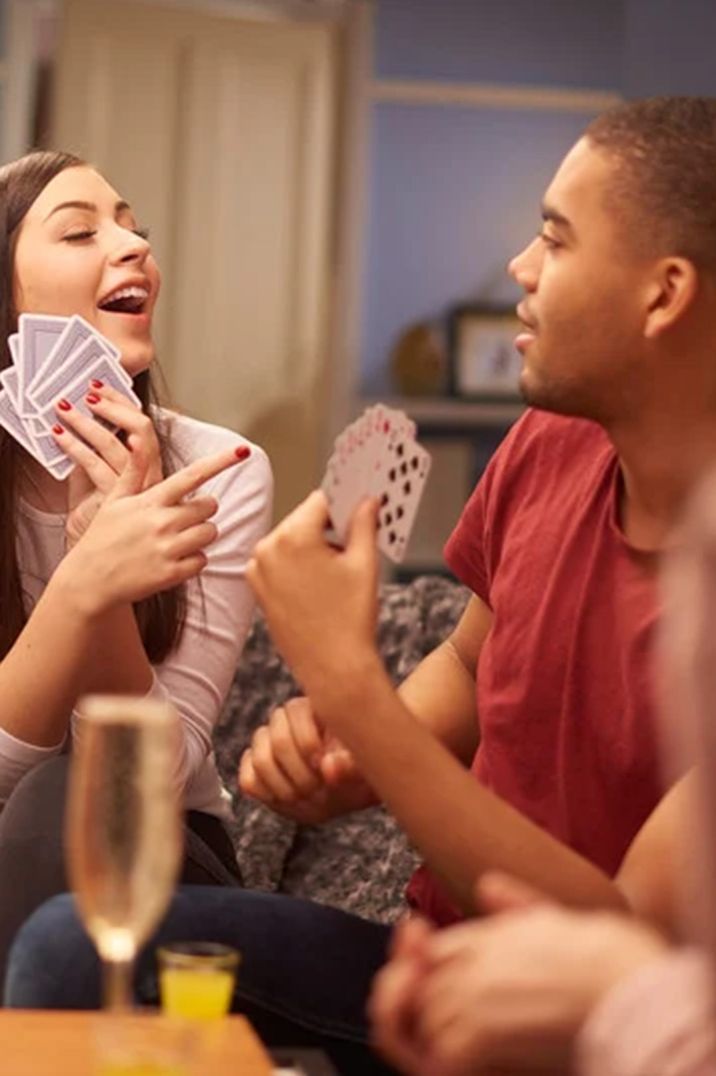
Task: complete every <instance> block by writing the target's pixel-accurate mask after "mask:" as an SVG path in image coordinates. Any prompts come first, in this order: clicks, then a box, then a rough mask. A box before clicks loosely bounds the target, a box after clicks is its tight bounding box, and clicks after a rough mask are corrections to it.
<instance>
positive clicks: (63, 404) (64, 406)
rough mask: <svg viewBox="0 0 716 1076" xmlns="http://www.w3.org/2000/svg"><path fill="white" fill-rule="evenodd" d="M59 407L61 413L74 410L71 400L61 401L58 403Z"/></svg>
mask: <svg viewBox="0 0 716 1076" xmlns="http://www.w3.org/2000/svg"><path fill="white" fill-rule="evenodd" d="M57 406H58V408H59V409H60V411H71V410H72V404H71V403H70V401H69V400H59V401H58V403H57Z"/></svg>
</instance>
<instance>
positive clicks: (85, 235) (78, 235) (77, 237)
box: [62, 228, 97, 243]
mask: <svg viewBox="0 0 716 1076" xmlns="http://www.w3.org/2000/svg"><path fill="white" fill-rule="evenodd" d="M96 235H97V232H93V231H92V230H91V229H89V228H85V229H83V231H81V232H70V233H69V235H63V237H62V238H63V240H64V242H65V243H81V242H82V241H83V240H86V239H93V238H94V237H95V236H96Z"/></svg>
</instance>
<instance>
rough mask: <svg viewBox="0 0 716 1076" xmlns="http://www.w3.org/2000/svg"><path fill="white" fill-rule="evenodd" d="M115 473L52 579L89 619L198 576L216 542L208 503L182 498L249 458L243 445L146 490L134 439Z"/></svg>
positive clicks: (144, 459) (143, 460)
mask: <svg viewBox="0 0 716 1076" xmlns="http://www.w3.org/2000/svg"><path fill="white" fill-rule="evenodd" d="M128 448H129V451H128V452H127V459H126V463H125V466H124V468H123V470H122V472H121V474H120V475H119V476H118V477H117V479H116V481H115V483H114V486H113V488H112V489H111V490H110V491H109V493H107V494H106V496H105V497H104V501H103V503H102V504H101V506H100V507H99V509H98V510H97V512H96V514H95V516H94V518H93V520H92V522H91V523H90V525H89V526H88V527H87V530H86V531H85V533H84V534H83V535H82V537H81V538H80V540H79V541H78V542H77V544H76V545H75V546H74V547H73V548H72V549H71V550H70V552H69V553H68V554H67V556H66V557H65V559H64V560H63V561H62V562H61V564H60V566H59V567H58V569H57V571H56V572H55V575H54V576H53V580H56V579H58V577H59V579H60V580H61V581H62V580H64V581H65V583H68V584H69V589H70V591H71V593H72V596H73V601H74V602H75V604H76V605H78V606H79V607H80V608H81V609H82V611H83V612H84V613H85V614H87V615H89V616H95V615H100V614H102V613H103V612H105V611H106V610H108V609H110V608H113V607H114V606H116V605H119V604H122V603H127V602H129V603H133V602H136V601H140V600H141V599H142V598H146V597H148V596H149V595H151V594H156V593H158V592H159V591H162V590H168V589H170V588H171V587H174V586H177V585H178V584H180V583H183V582H185V581H186V580H188V579H191V578H192V577H193V576H196V575H198V574H199V573H200V572H201V571H202V569H203V568H204V566H205V565H206V555H205V553H204V552H203V551H204V549H205V548H206V546H208V545H210V544H211V542H213V540H214V539H215V537H216V526H215V525H214V524H213V523H212V522H210V519H211V516H213V515H214V513H215V512H216V510H217V507H218V505H217V502H216V500H215V499H214V498H213V497H202V496H198V497H193V498H191V499H190V500H186V501H185V498H186V497H188V496H189V495H190V494H191V493H194V491H195V490H197V489H198V488H199V487H200V486H202V485H203V484H204V483H205V482H207V481H208V480H209V479H211V478H214V477H215V476H216V475H218V474H220V473H221V472H222V471H224V470H226V469H227V468H228V467H232V466H235V465H236V464H237V463H240V462H241V461H242V460H244V459H246V458H247V456H248V455H249V454H250V450H249V449H248V448H247V446H245V445H241V446H239V447H237V448H235V449H225V450H223V451H222V452H218V453H216V454H214V455H212V456H207V457H205V458H204V459H200V460H195V461H194V462H193V463H190V464H189V465H188V466H186V467H183V468H182V469H181V470H180V471H177V472H176V473H175V474H173V475H170V476H169V477H168V478H165V479H164V480H163V481H161V482H158V483H156V484H155V485H153V486H150V487H149V488H146V482H147V474H148V470H149V465H150V458H149V457H148V456H147V455H145V454H144V446H143V445H142V443H141V441H140V440H139V439H138V438H137V439H135V435H134V434H131V435H130V437H129V441H128Z"/></svg>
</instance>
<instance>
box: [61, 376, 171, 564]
mask: <svg viewBox="0 0 716 1076" xmlns="http://www.w3.org/2000/svg"><path fill="white" fill-rule="evenodd" d="M85 401H86V403H87V405H88V407H89V408H90V410H91V412H92V416H93V417H91V418H90V417H89V416H88V415H86V414H84V413H83V412H82V411H80V410H79V409H78V408H76V407H72V406H71V405H69V406H65V407H62V406H59V407H58V409H57V415H58V418H59V419H61V422H60V423H58V424H56V425H55V426H54V427H53V435H54V437H55V439H56V440H57V442H58V444H59V445H60V446H61V447H62V449H63V451H64V452H65V454H66V455H67V456H68V457H69V459H70V460H72V462H73V463H75V464H76V466H75V468H74V470H73V471H72V473H71V474H70V476H69V479H68V483H69V497H68V501H69V504H68V507H69V512H68V516H67V523H66V528H65V529H66V533H67V543H68V548H71V547H72V546H73V545H74V544H75V543H76V542H78V541H79V539H80V538H81V537H82V535H83V534H84V532H85V531H86V530H87V527H88V526H89V524H90V523H91V522H92V520H93V518H94V516H95V514H96V513H97V511H98V509H99V507H100V505H101V504H102V503H103V501H104V499H105V497H106V496H107V495H108V494H109V493H110V492H111V491H112V490H113V489H114V486H115V483H116V482H117V480H118V478H119V476H120V474H121V473H122V471H123V470H124V468H125V467H126V466H127V463H128V459H129V451H128V449H127V447H126V438H128V437H130V436H131V437H133V439H134V442H133V443H134V444H135V445H136V446H137V448H138V450H139V452H140V454H141V458H142V459H143V460H146V461H147V466H146V473H145V477H144V481H143V485H142V488H143V489H148V488H149V487H150V486H153V485H156V483H157V482H160V481H161V479H162V461H161V453H160V449H159V442H158V439H157V435H156V431H155V429H154V425H153V423H152V421H151V419H150V418H149V416H148V415H146V414H145V413H144V412H143V411H142V410H141V409H140V408H139V407H137V406H136V404H134V403H133V402H132V401H131V400H129V399H128V398H127V397H126V396H124V395H122V393H120V392H117V390H116V389H114V388H112V386H111V385H105V384H104V382H102V381H98V380H93V381H91V382H89V383H88V386H87V394H86V396H85ZM96 418H99V419H102V420H103V422H98V421H96ZM105 423H106V425H105ZM109 427H113V428H115V429H117V430H121V431H122V432H123V433H124V434H125V441H124V442H123V441H121V440H120V439H119V438H118V437H117V436H116V434H115V433H114V432H112V429H111V428H109Z"/></svg>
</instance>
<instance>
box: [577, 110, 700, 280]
mask: <svg viewBox="0 0 716 1076" xmlns="http://www.w3.org/2000/svg"><path fill="white" fill-rule="evenodd" d="M585 135H586V137H587V138H588V140H589V142H590V143H591V144H592V145H593V146H595V147H597V148H598V149H600V150H602V151H603V152H604V153H606V154H608V155H609V156H610V157H612V158H613V160H614V162H615V164H616V169H615V175H614V182H613V184H611V185H610V188H609V190H608V191H607V192H606V199H607V204H608V206H609V208H610V210H611V211H613V212H614V213H615V215H616V216H618V217H619V218H620V219H621V223H622V224H623V226H624V227H625V228H626V230H627V233H628V235H629V238H630V239H633V240H634V241H635V242H636V243H637V244H638V245H639V247H643V248H644V249H645V250H648V251H650V252H651V251H652V250H653V251H654V253H657V254H664V255H668V254H673V255H680V256H682V257H686V258H689V259H690V260H691V261H693V262H694V264H696V265H697V266H699V267H700V268H707V269H712V270H714V271H716V98H711V97H654V98H649V99H647V100H643V101H627V102H625V103H624V104H620V105H617V106H615V107H614V108H612V109H609V110H608V111H607V112H604V113H603V114H602V115H600V116H598V117H597V118H596V119H595V120H593V121H592V122H591V123H590V124H589V126H588V127H587V129H586V131H585Z"/></svg>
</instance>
